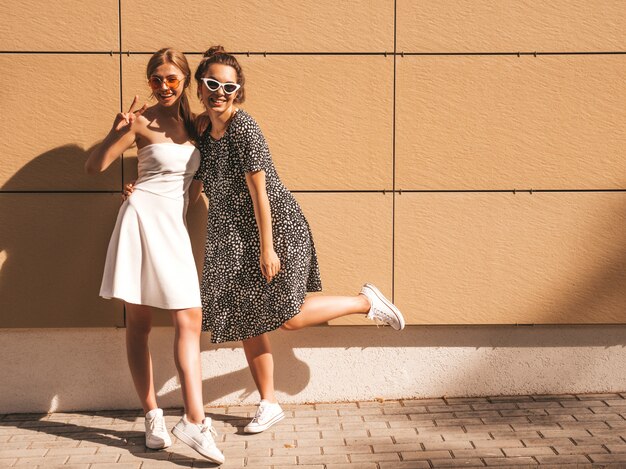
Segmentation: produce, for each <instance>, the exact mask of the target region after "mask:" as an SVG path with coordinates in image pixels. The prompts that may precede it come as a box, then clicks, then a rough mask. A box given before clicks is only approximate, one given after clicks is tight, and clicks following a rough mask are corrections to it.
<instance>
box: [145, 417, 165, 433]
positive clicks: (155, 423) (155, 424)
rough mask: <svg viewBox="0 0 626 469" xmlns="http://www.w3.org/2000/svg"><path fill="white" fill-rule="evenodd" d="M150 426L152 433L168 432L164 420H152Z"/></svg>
mask: <svg viewBox="0 0 626 469" xmlns="http://www.w3.org/2000/svg"><path fill="white" fill-rule="evenodd" d="M149 426H150V430H151V431H153V432H154V431H155V430H157V431H160V432H166V431H167V429H166V428H165V419H163V418H156V417H155V418H153V419H152V420H150V422H149Z"/></svg>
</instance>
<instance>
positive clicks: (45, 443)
mask: <svg viewBox="0 0 626 469" xmlns="http://www.w3.org/2000/svg"><path fill="white" fill-rule="evenodd" d="M284 408H285V411H286V414H287V418H285V420H283V421H282V422H280V423H279V424H278V425H276V426H274V427H272V428H271V429H269V430H267V431H266V432H265V433H262V434H258V435H246V434H244V433H242V428H243V426H244V425H245V424H246V423H247V422H248V420H249V418H250V417H251V415H253V414H254V411H255V408H254V407H251V406H246V407H241V406H240V407H232V406H229V407H207V409H206V411H207V414H208V415H209V416H211V417H212V418H213V421H214V426H215V427H216V429H217V431H218V432H219V437H218V440H219V442H218V445H219V446H220V448H222V450H223V451H224V453H225V455H226V458H227V462H226V463H225V464H223V465H222V466H221V467H223V468H225V469H226V468H239V467H246V468H255V469H265V468H268V469H269V468H272V469H279V468H295V467H296V466H297V467H298V468H306V469H357V468H358V469H361V468H362V469H403V468H430V467H435V468H436V467H453V468H456V467H490V466H498V467H516V468H519V467H537V466H541V467H542V468H543V467H559V468H560V467H579V468H602V467H626V419H625V416H626V393H619V394H593V395H589V394H588V395H576V396H574V395H558V396H514V397H488V398H469V399H462V398H459V399H445V398H442V399H423V400H400V401H383V402H379V401H374V402H350V403H335V404H310V405H289V406H284ZM180 414H181V411H180V409H170V410H168V411H166V420H167V423H168V426H169V427H170V428H171V426H173V425H174V424H175V423H176V422H177V421H178V419H179V416H180ZM173 439H174V438H173ZM143 443H144V439H143V417H142V416H141V415H140V412H136V411H102V412H75V413H54V414H9V415H0V467H13V466H21V465H29V466H31V467H34V466H37V467H45V468H51V467H63V468H66V469H67V468H76V469H78V468H80V469H83V468H84V469H87V468H93V469H97V468H102V469H104V468H114V469H122V468H124V469H126V468H128V469H131V468H132V469H136V468H141V469H150V468H165V467H173V468H175V467H216V466H215V465H214V464H210V463H208V462H207V461H206V460H202V459H200V458H199V457H197V456H198V455H197V454H196V453H195V452H194V451H192V450H190V449H189V448H188V447H187V446H185V445H184V444H182V443H180V442H178V441H177V440H176V439H174V445H173V446H172V447H170V448H168V449H166V450H162V451H151V450H147V449H146V448H145V446H144V444H143Z"/></svg>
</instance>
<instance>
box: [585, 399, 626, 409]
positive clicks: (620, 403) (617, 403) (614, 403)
mask: <svg viewBox="0 0 626 469" xmlns="http://www.w3.org/2000/svg"><path fill="white" fill-rule="evenodd" d="M604 402H605V403H606V405H608V406H609V407H625V406H626V399H619V400H617V399H606V400H605V401H604ZM589 407H591V405H590V406H589Z"/></svg>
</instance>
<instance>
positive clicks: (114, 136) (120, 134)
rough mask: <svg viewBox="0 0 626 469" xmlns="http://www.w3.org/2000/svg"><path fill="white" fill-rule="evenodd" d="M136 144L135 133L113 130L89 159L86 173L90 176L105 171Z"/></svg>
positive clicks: (86, 164) (86, 163)
mask: <svg viewBox="0 0 626 469" xmlns="http://www.w3.org/2000/svg"><path fill="white" fill-rule="evenodd" d="M134 142H135V134H134V132H131V131H125V132H124V131H119V130H115V129H111V131H110V132H109V133H108V135H107V136H106V137H105V138H104V140H102V142H100V144H99V145H98V146H96V148H94V150H93V151H92V152H91V154H90V155H89V158H87V161H86V162H85V171H86V172H87V173H89V174H96V173H99V172H102V171H104V170H105V169H107V168H108V167H109V166H110V165H111V163H113V161H115V160H116V159H117V158H118V157H119V156H120V155H121V154H122V153H123V152H124V151H125V150H126V149H127V148H129V147H130V146H131V145H132V144H133V143H134Z"/></svg>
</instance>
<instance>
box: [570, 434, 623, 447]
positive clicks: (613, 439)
mask: <svg viewBox="0 0 626 469" xmlns="http://www.w3.org/2000/svg"><path fill="white" fill-rule="evenodd" d="M613 433H614V432H613ZM573 440H574V441H575V442H576V444H577V445H616V446H622V445H624V446H626V442H625V441H624V440H623V439H622V438H620V437H619V436H617V435H613V434H610V433H609V434H607V435H604V436H585V437H578V438H576V437H575V438H573Z"/></svg>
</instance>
